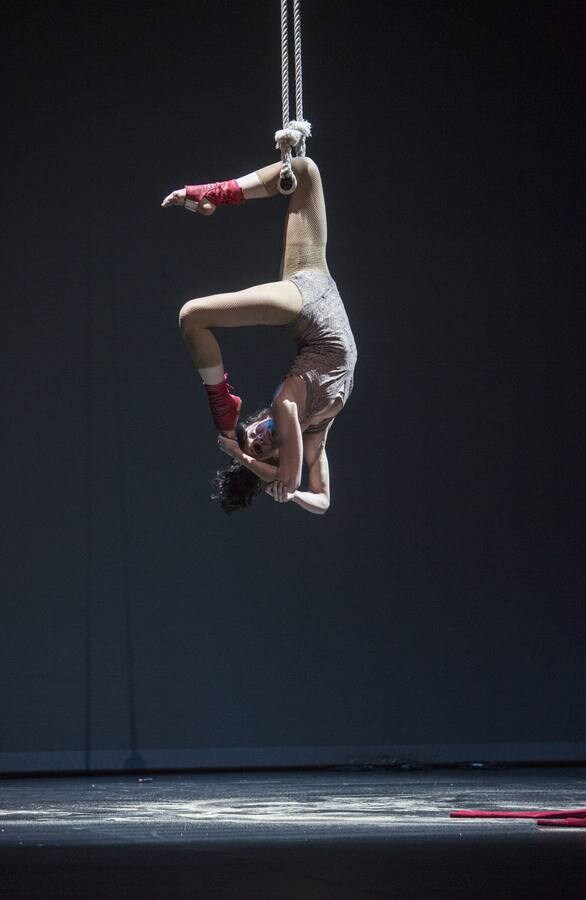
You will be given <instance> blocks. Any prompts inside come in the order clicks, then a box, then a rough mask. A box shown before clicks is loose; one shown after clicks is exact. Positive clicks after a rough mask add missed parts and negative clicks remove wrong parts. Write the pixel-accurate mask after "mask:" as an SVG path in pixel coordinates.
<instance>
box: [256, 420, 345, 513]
mask: <svg viewBox="0 0 586 900" xmlns="http://www.w3.org/2000/svg"><path fill="white" fill-rule="evenodd" d="M303 453H304V457H305V462H306V464H307V468H308V484H307V490H306V491H299V490H296V491H294V492H287V496H286V498H285V500H281V502H287V501H291V500H292V501H293V503H296V504H297V506H300V507H301V509H305V510H306V511H307V512H310V513H315V514H316V515H323V514H324V513H326V512H327V511H328V509H329V506H330V469H329V466H328V457H327V456H326V439H325V436H324V434H323V433H321V434H307V435H304V436H303ZM265 490H266V492H267V494H269V495H270V496H271V497H273V498H274V499H275V500H279V499H280V497H279V496H278V495H277V493H276V488H275V485H274V483H273V484H269V485H267V487H266V488H265Z"/></svg>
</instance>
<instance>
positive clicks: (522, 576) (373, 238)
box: [0, 0, 586, 769]
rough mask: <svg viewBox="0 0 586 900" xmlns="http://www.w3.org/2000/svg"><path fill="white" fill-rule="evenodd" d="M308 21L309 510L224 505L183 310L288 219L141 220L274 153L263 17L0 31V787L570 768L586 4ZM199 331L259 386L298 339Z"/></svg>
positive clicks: (579, 720)
mask: <svg viewBox="0 0 586 900" xmlns="http://www.w3.org/2000/svg"><path fill="white" fill-rule="evenodd" d="M303 25H304V31H303V40H304V44H303V48H304V80H305V89H304V112H305V115H306V117H307V118H308V119H309V120H310V121H312V122H313V125H314V136H313V137H312V138H311V140H310V142H309V148H308V152H309V154H310V155H311V156H313V157H314V158H315V159H316V161H317V162H318V164H319V166H320V169H321V172H322V177H323V180H324V186H325V190H326V198H327V205H328V217H329V248H328V261H329V264H330V268H331V271H332V273H333V275H334V277H335V278H336V281H337V283H338V285H339V287H340V290H341V293H342V296H343V298H344V300H345V303H346V306H347V309H348V312H349V315H350V318H351V321H352V324H353V327H354V331H355V334H356V338H357V343H358V348H359V363H358V367H357V371H356V387H355V391H354V394H353V396H352V399H351V401H350V403H349V404H348V406H347V408H346V409H345V411H344V413H343V415H342V416H340V417H339V418H338V419H337V421H336V424H335V426H334V428H333V430H332V432H331V436H330V440H329V443H328V448H329V458H330V464H331V473H332V506H331V508H330V511H329V512H328V514H327V516H325V517H319V516H311V515H308V514H307V513H305V512H303V511H302V510H300V509H299V508H297V507H295V506H293V505H288V506H286V507H281V506H279V505H277V504H274V503H273V502H272V501H271V500H270V499H269V498H268V497H266V496H263V497H261V498H259V500H258V502H257V503H256V505H255V507H254V508H252V509H251V510H249V511H246V512H243V513H239V514H235V515H233V516H230V517H228V516H225V515H224V514H223V513H222V512H221V510H220V509H219V508H218V506H217V504H215V503H213V502H212V501H210V500H209V493H210V486H209V481H210V478H211V475H212V474H213V471H214V468H215V466H216V465H220V464H223V462H224V457H222V456H220V454H218V451H217V449H216V446H215V435H214V431H213V427H212V425H211V422H210V418H209V413H208V410H207V404H206V400H205V396H204V395H203V392H202V390H201V387H200V385H199V379H198V377H197V374H196V373H195V372H194V371H193V369H192V366H191V363H190V360H189V357H188V355H187V353H186V352H185V349H184V348H183V346H182V345H181V341H180V337H179V333H178V329H177V313H178V310H179V308H180V306H181V305H182V304H183V302H184V301H185V300H187V299H189V298H191V297H195V296H202V295H205V294H209V293H214V292H217V291H223V290H233V289H239V288H242V287H246V286H249V285H251V284H255V283H261V282H265V281H272V280H274V279H276V278H277V277H278V265H279V259H280V240H281V225H282V219H283V216H284V211H285V207H286V201H285V200H283V199H282V198H278V199H274V200H272V201H271V202H256V203H255V202H251V203H248V204H247V205H246V206H244V207H242V208H239V209H226V210H219V211H218V212H217V213H216V215H215V216H213V217H212V218H209V219H206V218H203V217H199V216H193V215H188V214H186V213H184V212H183V211H181V210H178V209H171V210H161V209H160V202H161V199H162V197H163V196H165V194H167V193H168V192H169V191H170V190H172V189H174V188H176V187H181V186H182V185H183V184H184V183H186V182H189V183H192V182H205V181H211V180H216V179H222V178H229V177H237V176H239V175H242V174H244V173H246V172H249V171H252V170H254V169H255V168H258V167H260V166H261V165H264V164H266V163H267V162H270V161H271V160H273V159H276V158H277V154H276V153H275V151H274V149H273V139H272V135H273V133H274V131H275V129H277V128H278V127H280V115H281V111H280V58H279V53H280V30H279V5H278V3H276V0H271V2H268V0H262V2H257V3H253V4H250V3H247V4H245V3H240V2H231V3H227V2H217V0H216V2H213V3H212V2H207V3H183V2H170V3H165V4H162V3H154V4H146V3H139V2H127V3H99V4H98V3H93V2H86V3H84V4H73V3H56V2H49V3H43V4H38V3H35V4H33V3H28V2H23V3H20V4H19V5H18V6H16V7H14V8H12V9H11V11H10V12H7V11H5V12H4V16H3V28H2V31H3V36H4V37H3V41H4V47H3V49H2V58H3V67H4V72H5V74H4V87H3V95H2V104H3V106H4V110H3V121H4V123H5V125H4V129H3V139H2V143H3V163H2V168H1V173H0V174H1V183H0V189H1V200H2V219H1V221H2V232H3V238H4V239H3V242H2V244H3V263H2V294H3V297H2V328H1V333H2V343H3V356H2V365H3V378H2V388H3V391H2V394H3V409H4V423H5V424H4V440H3V454H2V456H3V465H2V469H3V490H4V495H5V500H4V502H3V512H4V514H3V517H2V527H3V535H2V548H3V570H4V575H3V603H2V621H3V627H2V630H1V632H0V641H1V643H2V645H3V646H2V648H1V652H2V659H3V664H2V671H3V675H2V679H1V681H0V693H1V694H2V695H3V696H2V718H3V726H2V736H1V742H2V743H1V745H0V764H1V765H2V766H3V767H4V768H5V769H11V768H15V769H19V768H24V769H26V768H38V767H49V768H50V767H64V768H67V767H76V766H78V765H87V766H107V765H112V766H117V765H124V764H127V765H133V764H139V763H141V762H142V763H145V764H147V765H149V764H150V765H158V764H160V765H175V764H183V765H192V764H193V765H196V764H201V765H216V764H220V763H221V762H227V763H230V764H236V765H238V764H246V763H255V762H265V763H267V762H268V763H270V762H293V763H294V762H311V761H323V760H328V761H330V760H333V761H336V760H344V759H347V758H351V757H353V758H364V759H367V758H370V759H378V758H384V757H387V758H393V757H400V756H401V755H402V754H403V755H419V756H421V757H423V758H430V759H431V758H447V759H450V758H455V757H457V758H470V757H471V756H475V757H479V756H480V757H482V758H487V759H488V758H496V759H498V758H504V757H509V758H517V759H519V758H544V759H548V758H560V757H561V758H572V757H575V756H578V757H580V755H582V756H583V755H584V747H585V744H584V741H586V721H585V719H584V702H583V699H584V696H583V684H584V675H585V674H586V673H585V672H584V615H583V612H582V603H583V596H584V593H583V585H584V580H583V574H584V572H583V530H582V529H583V508H584V507H583V490H582V489H583V483H582V472H581V470H582V465H581V464H582V456H583V438H582V434H581V429H580V427H579V424H580V416H581V408H582V402H583V399H582V398H583V388H584V367H583V328H582V326H581V321H580V320H581V311H582V305H583V294H582V293H581V292H580V281H579V267H580V264H581V255H582V250H583V247H582V243H581V237H582V235H583V228H582V220H583V199H582V197H581V195H580V188H581V180H580V179H581V170H582V165H583V153H584V145H583V140H582V138H583V134H581V121H582V116H583V109H582V105H581V98H582V95H583V86H584V78H583V76H584V64H583V55H584V54H583V35H584V15H583V5H582V4H580V3H570V2H558V3H539V2H535V3H531V4H523V3H517V4H515V3H507V4H499V3H490V4H489V3H485V2H456V0H446V2H423V0H410V2H392V3H382V2H374V0H373V2H366V3H362V4H358V3H346V4H337V3H326V2H313V3H309V2H307V3H305V4H304V7H303ZM219 337H220V341H221V344H222V349H223V351H224V356H225V361H226V366H227V368H228V371H229V373H230V377H231V381H232V383H233V384H235V385H236V386H237V389H238V393H241V394H242V395H243V396H244V398H245V403H246V406H247V409H248V410H251V409H253V408H256V407H257V406H259V405H261V404H264V403H266V402H267V401H268V400H270V397H271V396H272V392H273V390H274V388H275V386H276V384H277V383H278V381H279V378H280V377H281V375H282V374H283V373H284V372H285V371H286V370H287V368H288V365H289V363H290V360H291V357H292V347H291V346H290V345H289V343H288V341H287V339H286V338H285V337H284V336H283V335H281V334H279V333H273V332H272V331H271V330H270V329H260V328H259V329H249V330H239V331H234V332H222V333H221V334H220V335H219ZM581 491H582V496H581ZM320 748H321V749H320ZM324 748H326V749H324ZM133 752H134V754H135V755H134V756H133V755H132V753H133Z"/></svg>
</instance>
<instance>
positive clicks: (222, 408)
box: [204, 372, 242, 431]
mask: <svg viewBox="0 0 586 900" xmlns="http://www.w3.org/2000/svg"><path fill="white" fill-rule="evenodd" d="M204 387H205V389H206V391H207V395H208V400H209V401H210V409H211V412H212V417H213V419H214V425H215V426H216V428H217V429H218V431H234V430H235V428H236V423H237V422H238V416H239V414H240V407H241V406H242V400H241V399H240V397H237V396H236V395H235V394H232V393H230V392H231V391H232V390H233V388H232V386H231V385H230V384H228V373H227V372H225V373H224V380H223V381H220V383H219V384H204Z"/></svg>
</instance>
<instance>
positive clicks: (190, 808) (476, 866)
mask: <svg viewBox="0 0 586 900" xmlns="http://www.w3.org/2000/svg"><path fill="white" fill-rule="evenodd" d="M148 778H149V780H139V777H138V776H132V775H119V776H108V777H106V776H101V777H100V776H94V777H87V778H86V777H83V778H79V777H66V778H25V779H5V780H3V781H0V829H1V830H0V867H1V870H2V878H1V880H0V896H1V897H3V898H15V900H16V898H27V900H32V898H41V897H42V898H76V900H77V898H79V900H82V898H117V897H125V898H135V897H145V898H179V900H181V898H188V897H189V898H208V897H209V898H219V900H225V898H256V900H273V898H274V900H289V898H300V900H313V898H335V900H351V898H352V900H369V898H373V900H374V898H383V897H384V898H386V897H389V898H394V897H397V898H402V897H405V898H408V897H413V898H430V900H433V898H436V897H471V898H478V897H486V898H518V897H519V898H521V897H523V898H524V897H527V898H536V897H539V898H542V897H543V898H545V897H547V898H552V900H553V898H555V900H557V898H560V900H561V898H568V900H569V898H581V900H582V898H584V900H586V829H576V830H571V829H566V828H551V829H550V828H540V827H539V826H538V825H537V824H536V823H535V822H534V821H530V820H504V821H503V820H500V821H499V820H477V821H472V820H465V821H463V820H454V819H450V818H449V813H450V811H451V810H453V809H458V808H481V809H490V808H510V809H552V808H562V809H563V808H576V807H586V770H584V769H577V768H566V769H509V770H478V771H476V770H431V771H417V772H352V773H346V772H329V771H326V772H293V773H292V772H280V773H275V772H273V773H250V774H243V773H217V774H190V775H181V774H173V775H156V774H155V775H152V776H150V777H148Z"/></svg>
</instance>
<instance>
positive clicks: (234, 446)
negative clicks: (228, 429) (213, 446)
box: [218, 434, 242, 460]
mask: <svg viewBox="0 0 586 900" xmlns="http://www.w3.org/2000/svg"><path fill="white" fill-rule="evenodd" d="M218 448H219V449H220V450H221V451H222V453H226V455H227V456H231V457H232V459H237V460H241V459H242V450H241V449H240V447H239V445H238V441H235V440H234V439H233V438H231V437H228V436H227V435H225V434H219V435H218Z"/></svg>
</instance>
